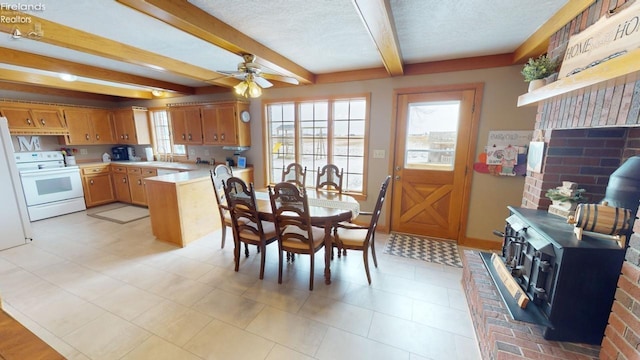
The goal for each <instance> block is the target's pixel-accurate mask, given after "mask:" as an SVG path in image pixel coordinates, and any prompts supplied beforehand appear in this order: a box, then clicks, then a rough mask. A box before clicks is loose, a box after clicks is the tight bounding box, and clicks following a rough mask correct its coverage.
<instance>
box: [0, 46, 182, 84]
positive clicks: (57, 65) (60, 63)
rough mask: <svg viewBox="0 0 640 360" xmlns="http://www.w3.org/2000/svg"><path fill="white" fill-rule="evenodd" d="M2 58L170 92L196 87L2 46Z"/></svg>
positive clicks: (34, 67)
mask: <svg viewBox="0 0 640 360" xmlns="http://www.w3.org/2000/svg"><path fill="white" fill-rule="evenodd" d="M0 53H2V58H0V62H2V63H4V64H11V65H15V66H23V67H27V68H32V69H39V70H45V71H52V72H57V73H67V74H73V75H76V76H81V77H86V78H91V79H98V80H103V81H109V82H114V83H120V84H126V85H131V86H140V87H148V88H155V89H163V90H167V91H170V92H175V93H180V94H185V95H192V94H194V93H195V90H194V88H192V87H189V86H184V85H180V84H174V83H170V82H166V81H162V80H155V79H150V78H146V77H143V76H137V75H131V74H125V73H121V72H118V71H112V70H107V69H104V68H99V67H96V66H91V65H85V64H79V63H75V62H72V61H67V60H61V59H56V58H52V57H48V56H43V55H36V54H31V53H28V52H24V51H20V50H14V49H10V48H6V47H0Z"/></svg>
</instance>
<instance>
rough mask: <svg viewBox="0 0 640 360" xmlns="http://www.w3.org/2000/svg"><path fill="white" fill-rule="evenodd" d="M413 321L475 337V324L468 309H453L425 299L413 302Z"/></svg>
mask: <svg viewBox="0 0 640 360" xmlns="http://www.w3.org/2000/svg"><path fill="white" fill-rule="evenodd" d="M412 319H413V321H415V322H417V323H420V324H424V325H428V326H431V327H434V328H437V329H441V330H445V331H449V332H452V333H455V334H458V335H461V336H465V337H468V338H473V336H474V335H473V331H474V330H473V324H472V323H471V317H470V316H469V312H468V311H462V310H457V309H452V308H450V307H447V306H441V305H436V304H432V303H428V302H424V301H419V300H415V301H414V302H413V318H412Z"/></svg>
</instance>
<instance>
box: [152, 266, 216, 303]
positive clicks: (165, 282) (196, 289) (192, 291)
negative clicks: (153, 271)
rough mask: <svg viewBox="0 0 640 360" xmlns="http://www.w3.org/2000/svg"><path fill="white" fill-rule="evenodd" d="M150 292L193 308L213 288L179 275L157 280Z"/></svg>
mask: <svg viewBox="0 0 640 360" xmlns="http://www.w3.org/2000/svg"><path fill="white" fill-rule="evenodd" d="M148 290H149V291H151V292H152V293H154V294H156V295H159V296H162V297H163V298H166V299H169V300H172V301H175V302H177V303H179V304H182V305H185V306H191V305H193V304H195V303H196V302H197V301H198V300H200V299H202V298H203V297H204V296H205V295H206V294H208V293H210V292H211V291H212V290H213V287H212V286H209V285H207V284H203V283H201V282H197V281H194V280H191V279H187V278H185V277H182V276H179V275H174V274H166V275H165V276H163V277H162V278H160V279H156V283H155V284H154V285H153V286H151V287H150V288H149V289H148Z"/></svg>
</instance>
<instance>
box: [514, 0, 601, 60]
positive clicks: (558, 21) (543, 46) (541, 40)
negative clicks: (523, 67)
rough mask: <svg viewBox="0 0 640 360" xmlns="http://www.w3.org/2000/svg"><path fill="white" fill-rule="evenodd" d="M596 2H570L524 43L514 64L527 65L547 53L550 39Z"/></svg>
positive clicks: (517, 53) (591, 0)
mask: <svg viewBox="0 0 640 360" xmlns="http://www.w3.org/2000/svg"><path fill="white" fill-rule="evenodd" d="M594 2H595V0H570V1H567V4H566V5H565V6H563V7H562V9H560V10H559V11H558V12H557V13H555V14H554V15H553V16H552V17H551V18H550V19H549V20H547V22H546V23H544V24H543V25H542V26H541V27H540V28H539V29H538V30H537V31H536V32H535V33H533V34H532V35H531V36H530V37H529V38H528V39H527V40H525V42H523V43H522V44H521V45H520V46H519V47H518V48H517V49H516V51H515V52H514V53H513V63H514V64H522V63H525V62H526V61H527V60H528V59H529V58H530V57H537V56H538V55H540V54H544V53H546V52H547V48H548V47H549V39H550V38H551V37H552V36H553V34H555V33H556V32H557V31H558V30H560V29H562V28H563V27H564V26H566V25H567V24H568V23H569V22H571V20H573V19H575V18H576V17H577V16H578V15H580V14H581V13H582V12H583V11H584V10H585V9H587V8H588V7H589V6H591V4H593V3H594Z"/></svg>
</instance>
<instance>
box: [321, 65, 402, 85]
mask: <svg viewBox="0 0 640 360" xmlns="http://www.w3.org/2000/svg"><path fill="white" fill-rule="evenodd" d="M388 77H389V73H388V72H387V70H386V69H385V68H374V69H363V70H354V71H340V72H334V73H329V74H318V75H316V84H331V83H340V82H348V81H364V80H373V79H385V78H388Z"/></svg>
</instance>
